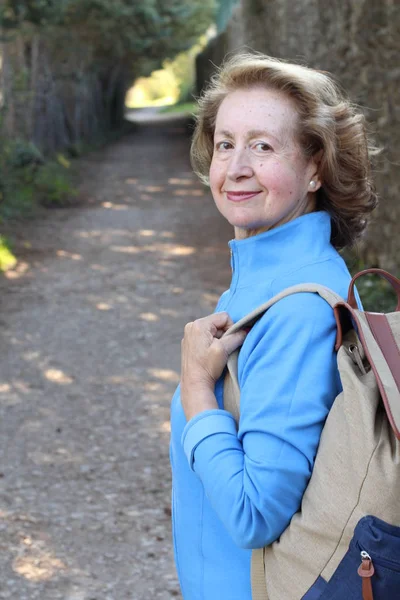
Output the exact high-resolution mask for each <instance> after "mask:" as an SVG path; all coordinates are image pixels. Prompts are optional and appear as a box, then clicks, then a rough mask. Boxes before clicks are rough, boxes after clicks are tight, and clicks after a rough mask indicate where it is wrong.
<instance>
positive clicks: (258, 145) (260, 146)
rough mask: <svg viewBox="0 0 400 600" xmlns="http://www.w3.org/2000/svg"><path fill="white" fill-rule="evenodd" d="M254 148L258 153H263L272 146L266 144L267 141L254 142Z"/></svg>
mask: <svg viewBox="0 0 400 600" xmlns="http://www.w3.org/2000/svg"><path fill="white" fill-rule="evenodd" d="M254 148H255V149H256V151H257V152H260V153H265V152H269V151H270V150H272V146H270V145H269V144H267V142H257V143H256V144H254Z"/></svg>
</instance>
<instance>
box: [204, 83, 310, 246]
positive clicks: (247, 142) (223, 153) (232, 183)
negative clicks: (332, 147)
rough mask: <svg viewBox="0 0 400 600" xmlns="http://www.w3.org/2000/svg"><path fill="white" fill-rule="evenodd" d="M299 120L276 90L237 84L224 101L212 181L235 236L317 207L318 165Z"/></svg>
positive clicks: (219, 114)
mask: <svg viewBox="0 0 400 600" xmlns="http://www.w3.org/2000/svg"><path fill="white" fill-rule="evenodd" d="M297 122H298V114H297V111H296V108H295V106H294V104H293V103H292V101H291V100H290V98H288V97H287V96H285V95H284V94H282V93H281V92H277V91H274V90H268V89H264V88H259V87H256V88H251V89H248V90H237V91H235V92H231V93H230V94H228V96H226V98H225V99H224V100H223V102H222V103H221V106H220V108H219V110H218V114H217V119H216V125H215V132H214V152H213V157H212V161H211V166H210V187H211V191H212V194H213V197H214V200H215V203H216V205H217V208H218V210H219V211H220V212H221V214H222V215H223V216H224V217H225V218H226V219H227V220H228V221H229V223H230V224H231V225H233V226H234V228H235V237H236V238H238V239H240V238H244V237H247V236H248V234H249V232H250V231H251V232H254V231H257V232H258V231H266V230H268V229H272V228H273V227H277V226H278V225H282V224H283V223H286V222H288V221H291V220H292V219H294V218H296V217H298V216H299V215H301V214H304V213H306V212H310V211H311V210H313V208H314V198H315V195H314V193H313V192H315V191H316V190H317V189H318V188H319V187H320V181H319V179H318V169H317V165H316V163H315V161H314V160H313V159H312V158H311V159H309V158H305V157H304V154H303V152H302V150H301V148H300V146H299V144H298V143H297V140H296V133H295V132H296V128H297ZM311 181H314V182H315V185H314V186H313V184H311V185H310V182H311Z"/></svg>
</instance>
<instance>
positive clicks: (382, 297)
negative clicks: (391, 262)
mask: <svg viewBox="0 0 400 600" xmlns="http://www.w3.org/2000/svg"><path fill="white" fill-rule="evenodd" d="M343 258H344V259H345V261H346V263H347V266H348V268H349V270H350V272H351V274H352V275H355V274H356V273H358V272H359V271H363V270H364V269H368V268H370V267H371V265H366V264H365V263H364V262H363V261H362V260H361V259H360V258H359V256H358V254H357V252H356V251H355V250H353V251H345V252H344V253H343ZM383 268H384V267H383ZM393 275H395V276H398V273H393ZM356 286H357V290H358V293H359V295H360V298H361V302H362V304H363V308H364V310H368V311H371V312H384V313H385V312H391V311H393V310H394V309H395V307H396V304H397V297H396V294H395V292H394V291H393V288H392V287H391V286H390V284H389V283H388V282H387V281H386V280H385V279H383V278H382V277H379V276H377V275H372V274H368V275H364V276H363V277H360V278H359V279H357V283H356Z"/></svg>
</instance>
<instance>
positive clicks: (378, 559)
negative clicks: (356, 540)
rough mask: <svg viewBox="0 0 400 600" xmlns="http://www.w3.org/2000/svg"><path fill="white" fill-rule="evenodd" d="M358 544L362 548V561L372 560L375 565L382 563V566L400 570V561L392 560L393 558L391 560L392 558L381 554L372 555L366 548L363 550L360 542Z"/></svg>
mask: <svg viewBox="0 0 400 600" xmlns="http://www.w3.org/2000/svg"><path fill="white" fill-rule="evenodd" d="M357 545H358V547H359V548H360V555H361V561H363V560H370V561H371V563H373V564H375V565H380V566H381V567H387V568H388V569H391V570H392V571H400V564H399V563H398V562H395V561H392V560H390V558H383V557H381V556H373V557H371V556H370V554H369V553H368V552H366V551H365V550H361V547H360V545H359V544H357Z"/></svg>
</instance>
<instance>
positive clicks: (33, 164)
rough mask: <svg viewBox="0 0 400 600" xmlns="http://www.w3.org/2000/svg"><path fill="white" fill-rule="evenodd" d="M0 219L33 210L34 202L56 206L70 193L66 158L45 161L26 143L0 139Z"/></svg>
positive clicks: (68, 197) (69, 196) (67, 199)
mask: <svg viewBox="0 0 400 600" xmlns="http://www.w3.org/2000/svg"><path fill="white" fill-rule="evenodd" d="M0 142H1V152H0V219H10V218H13V217H19V216H22V215H29V214H31V213H33V212H34V210H35V208H36V207H37V205H38V204H42V205H45V206H54V205H55V206H60V205H63V204H66V203H67V202H68V201H69V199H70V198H71V197H72V196H74V194H75V191H74V189H73V187H72V183H71V178H70V175H69V172H68V171H69V167H70V163H69V161H68V160H67V159H66V158H65V157H64V156H62V155H58V158H57V160H56V161H50V162H45V159H44V158H43V155H42V154H41V152H40V151H39V150H38V149H37V148H36V146H35V145H34V144H32V143H30V142H24V141H23V140H16V141H9V140H6V139H4V138H3V139H2V140H0Z"/></svg>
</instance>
